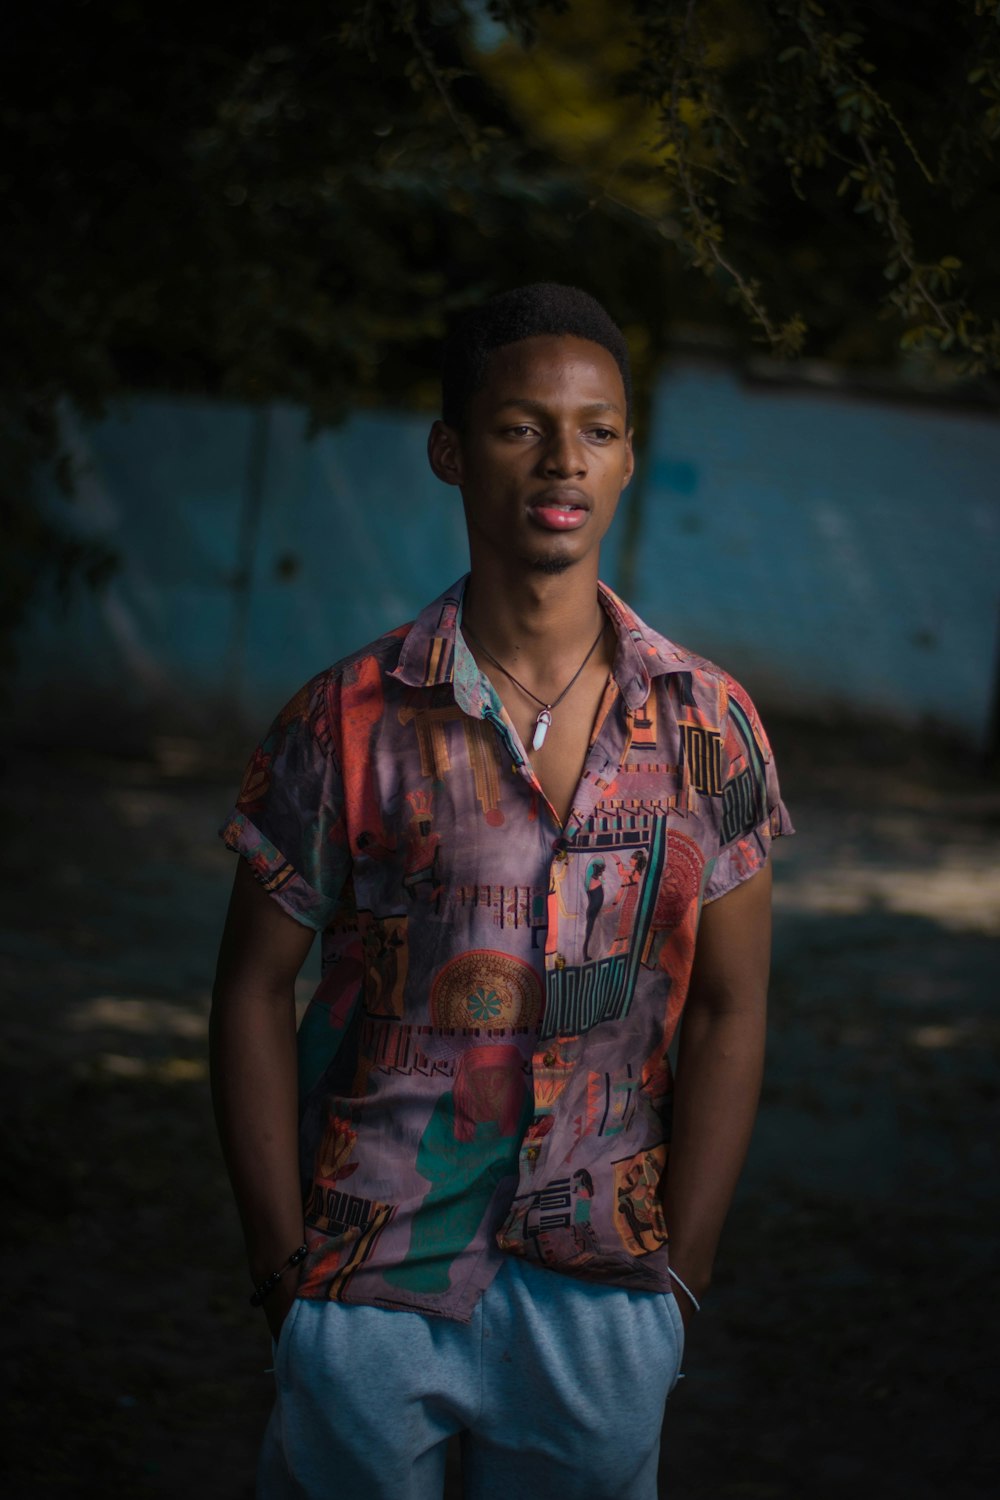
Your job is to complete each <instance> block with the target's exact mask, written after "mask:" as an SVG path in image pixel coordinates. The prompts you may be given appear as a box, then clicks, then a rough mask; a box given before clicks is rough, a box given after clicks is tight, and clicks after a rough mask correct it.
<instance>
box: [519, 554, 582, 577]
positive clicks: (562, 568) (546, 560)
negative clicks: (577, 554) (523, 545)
mask: <svg viewBox="0 0 1000 1500" xmlns="http://www.w3.org/2000/svg"><path fill="white" fill-rule="evenodd" d="M529 566H530V567H531V569H532V571H533V572H535V573H544V574H546V575H547V576H548V577H550V578H554V577H555V576H556V575H557V574H559V573H565V572H566V569H567V568H571V567H572V566H573V559H572V558H571V557H567V556H566V554H565V552H563V553H552V552H550V553H548V554H547V555H543V554H538V555H536V556H535V557H532V558H529Z"/></svg>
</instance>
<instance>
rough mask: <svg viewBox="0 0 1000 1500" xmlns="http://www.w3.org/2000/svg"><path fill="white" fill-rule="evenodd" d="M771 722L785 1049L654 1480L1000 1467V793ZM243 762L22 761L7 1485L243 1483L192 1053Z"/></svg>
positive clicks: (202, 1093)
mask: <svg viewBox="0 0 1000 1500" xmlns="http://www.w3.org/2000/svg"><path fill="white" fill-rule="evenodd" d="M775 739H776V743H777V748H778V753H779V764H781V765H782V767H783V772H784V776H783V780H784V785H785V794H786V800H787V801H788V803H789V805H790V807H791V808H792V811H793V816H794V818H795V822H796V824H797V826H798V829H799V836H798V838H796V839H795V840H790V841H786V845H785V847H784V848H783V849H782V851H781V855H782V857H781V859H780V861H779V867H778V871H777V875H778V884H777V891H778V896H777V936H776V962H775V974H774V983H773V989H772V994H773V1021H772V1028H771V1049H770V1059H769V1068H768V1079H767V1085H766V1089H765V1096H764V1102H763V1107H762V1112H761V1117H760V1121H759V1126H758V1130H757V1134H756V1137H755V1144H754V1147H753V1151H752V1154H751V1159H750V1162H749V1164H748V1167H747V1171H746V1173H745V1176H744V1180H743V1184H742V1187H741V1190H740V1193H739V1197H738V1200H737V1203H736V1206H735V1208H734V1210H733V1214H732V1217H731V1221H730V1224H729V1227H728V1230H727V1234H726V1237H725V1241H724V1244H723V1251H722V1255H721V1258H720V1264H719V1269H718V1275H717V1281H716V1284H715V1286H714V1287H713V1289H712V1292H711V1295H710V1297H709V1298H708V1299H707V1305H706V1307H705V1310H704V1312H703V1313H702V1314H701V1316H700V1318H698V1319H697V1320H696V1325H695V1327H694V1329H693V1331H692V1335H691V1338H690V1348H689V1352H688V1357H687V1362H686V1364H687V1376H686V1379H685V1380H684V1381H683V1382H682V1383H681V1385H680V1386H679V1387H678V1389H677V1391H676V1393H675V1395H674V1396H673V1397H672V1398H671V1401H670V1406H669V1411H668V1416H667V1421H666V1425H665V1429H664V1452H663V1466H662V1476H663V1485H662V1493H663V1494H669V1495H670V1497H671V1500H717V1497H726V1496H732V1497H759V1500H764V1497H775V1500H826V1497H830V1500H842V1497H843V1496H844V1495H853V1496H856V1497H860V1500H868V1497H872V1500H875V1497H878V1500H904V1497H905V1500H922V1497H925V1496H926V1497H932V1496H934V1497H936V1496H947V1497H948V1500H972V1497H980V1496H986V1495H988V1494H989V1495H991V1494H993V1493H994V1489H995V1482H996V1470H997V1460H998V1456H1000V1454H998V1448H1000V1444H998V1441H997V1438H996V1424H995V1420H994V1415H993V1413H994V1409H995V1398H996V1389H995V1385H996V1382H995V1369H996V1347H997V1328H996V1319H995V1307H996V1302H997V1299H996V1296H995V1289H994V1262H995V1243H996V1227H997V1226H996V1214H995V1208H996V1195H995V1184H996V1180H997V1174H996V1166H997V1163H996V1156H997V1131H996V1109H995V1104H996V1097H997V1072H996V1063H995V1042H996V1032H997V1022H996V1018H995V1010H994V1004H995V998H996V994H997V979H996V976H997V973H998V971H1000V861H998V858H997V853H996V830H997V823H998V819H1000V795H998V793H997V789H996V785H995V783H992V784H991V783H990V782H988V781H987V780H986V779H984V778H983V777H982V776H981V775H979V774H978V773H977V772H976V770H975V768H974V767H971V766H970V765H969V764H968V763H967V762H964V761H963V760H962V758H961V757H960V756H957V755H955V754H952V753H949V752H946V751H945V750H943V749H942V750H936V751H935V750H933V749H931V750H927V749H925V750H923V751H921V752H920V753H919V754H915V753H914V751H913V749H912V747H911V746H909V745H908V744H906V743H905V742H904V741H902V740H901V739H899V738H897V737H890V738H887V737H886V736H885V735H879V734H876V733H875V732H874V731H867V732H859V733H854V734H852V736H851V737H850V738H849V739H843V738H841V739H840V740H839V741H838V743H837V748H836V751H835V753H834V754H832V755H831V752H830V749H829V744H828V736H826V735H824V734H822V733H821V732H819V731H817V730H815V729H808V728H803V727H802V726H798V727H796V726H780V727H779V729H778V730H777V731H776V733H775ZM239 759H240V757H239V756H238V755H237V756H235V757H233V758H232V759H231V760H229V761H228V763H227V764H226V768H225V774H224V775H223V774H221V772H220V768H219V767H218V766H215V767H213V766H212V765H210V764H209V763H208V761H207V760H206V757H205V754H204V752H203V749H202V747H198V746H192V745H187V744H184V743H181V742H164V743H161V744H160V745H159V746H158V747H157V753H156V755H154V756H152V757H151V758H150V759H148V760H145V761H122V760H112V759H100V758H90V759H82V758H80V757H67V756H65V755H62V756H59V755H55V754H51V753H48V754H46V753H34V754H29V753H27V752H18V753H16V754H14V755H12V756H11V757H10V759H9V761H8V763H7V766H6V768H5V775H4V778H3V783H2V787H0V802H2V818H3V824H2V826H3V828H4V833H5V840H4V847H5V865H6V870H7V873H8V875H9V876H10V877H11V879H10V880H9V881H8V891H7V896H6V900H5V903H4V910H3V931H2V935H0V981H2V989H3V995H4V997H5V1001H4V1011H3V1015H4V1025H5V1053H6V1058H7V1064H8V1070H7V1085H6V1087H5V1089H4V1091H3V1096H2V1097H3V1116H4V1120H3V1123H4V1126H5V1131H4V1142H5V1149H4V1153H3V1171H4V1174H5V1177H6V1184H5V1186H6V1195H5V1198H6V1205H7V1208H6V1213H5V1224H6V1230H7V1234H6V1236H5V1240H6V1244H5V1248H4V1251H3V1272H4V1284H5V1285H6V1286H7V1288H8V1299H9V1300H8V1314H7V1317H6V1320H5V1322H6V1337H5V1339H4V1356H3V1359H4V1373H5V1375H6V1377H7V1386H8V1394H7V1399H6V1403H5V1408H6V1416H7V1418H8V1421H7V1430H6V1433H5V1435H4V1439H3V1454H4V1459H5V1464H4V1467H5V1468H6V1469H7V1474H8V1478H7V1488H6V1493H7V1494H9V1495H11V1496H14V1497H16V1500H21V1497H34V1496H48V1495H53V1496H81V1497H82V1496H84V1495H90V1494H93V1493H99V1494H102V1495H104V1496H109V1497H117V1496H124V1497H129V1500H131V1497H135V1500H145V1497H168V1496H169V1497H176V1496H180V1495H183V1496H184V1497H185V1500H210V1497H211V1500H239V1497H245V1496H246V1497H249V1496H250V1495H251V1494H252V1475H253V1464H254V1451H255V1446H256V1443H257V1440H258V1437H259V1434H260V1431H261V1428H262V1425H263V1422H264V1420H265V1418H266V1413H267V1409H268V1402H269V1388H270V1376H269V1375H268V1374H267V1373H266V1366H267V1365H268V1364H269V1363H270V1360H269V1346H268V1341H267V1338H266V1337H265V1332H264V1327H263V1323H262V1321H261V1320H260V1319H259V1315H256V1314H254V1313H253V1312H252V1311H251V1310H250V1308H249V1307H248V1306H247V1304H246V1291H247V1287H246V1272H245V1267H244V1265H243V1261H242V1253H241V1246H240V1237H239V1231H238V1228H237V1224H236V1219H235V1213H234V1211H233V1209H232V1207H231V1203H230V1199H229V1195H228V1190H227V1186H226V1182H225V1177H224V1173H223V1169H222V1165H221V1161H220V1157H219V1152H218V1149H217V1147H216V1144H215V1137H214V1132H213V1127H212V1120H211V1109H210V1103H209V1095H208V1085H207V1080H206V1067H205V1027H206V1017H207V1011H208V991H209V984H210V977H211V971H212V967H213V963H214V950H215V944H216V941H217V936H218V932H219V929H220V925H221V922H222V916H223V912H224V908H225V902H226V896H227V891H228V884H229V880H230V878H231V868H232V866H231V862H230V861H231V856H229V855H227V854H226V853H225V851H224V850H223V849H222V847H221V845H220V844H219V843H218V841H217V840H216V838H215V828H216V826H217V824H218V822H219V819H220V817H221V816H222V815H223V814H224V813H225V811H226V809H227V807H228V802H229V798H230V795H231V790H232V784H233V782H234V780H235V778H236V775H237V774H238V770H239ZM302 984H303V993H307V992H308V989H309V986H310V980H309V979H308V978H306V979H304V980H303V982H302ZM459 1494H460V1490H459V1488H458V1487H457V1482H456V1479H455V1476H454V1472H452V1476H451V1478H450V1479H449V1496H454V1497H456V1500H457V1496H458V1495H459ZM540 1500H542V1497H540Z"/></svg>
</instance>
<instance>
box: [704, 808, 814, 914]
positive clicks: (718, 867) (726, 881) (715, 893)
mask: <svg viewBox="0 0 1000 1500" xmlns="http://www.w3.org/2000/svg"><path fill="white" fill-rule="evenodd" d="M794 832H795V829H794V827H793V825H792V820H791V818H790V817H789V816H788V809H787V808H786V806H785V804H784V803H783V802H778V803H776V804H775V806H774V807H772V808H771V811H770V813H769V814H768V816H767V817H766V818H765V819H764V821H763V822H762V823H759V824H758V825H757V827H756V828H754V829H752V830H751V832H750V833H746V834H744V835H743V836H742V838H739V839H737V840H736V841H735V843H732V844H730V845H729V846H728V847H727V848H725V849H723V851H722V853H721V854H720V855H719V857H718V859H717V860H716V861H715V866H714V868H713V870H712V874H711V877H710V878H709V881H708V884H707V886H706V887H705V896H704V900H705V904H706V905H707V904H708V902H710V901H717V900H718V899H719V897H720V896H724V895H725V894H726V892H727V891H731V890H733V889H734V888H735V887H736V886H738V885H741V884H742V883H743V881H744V880H749V879H750V877H751V876H752V875H756V874H757V872H758V871H759V870H762V869H763V868H764V866H765V864H766V863H767V857H768V855H769V854H770V852H771V844H772V842H773V841H774V840H775V839H776V838H782V837H785V836H787V835H788V834H792V833H794Z"/></svg>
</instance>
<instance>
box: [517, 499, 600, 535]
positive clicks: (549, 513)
mask: <svg viewBox="0 0 1000 1500" xmlns="http://www.w3.org/2000/svg"><path fill="white" fill-rule="evenodd" d="M528 509H529V511H530V513H531V517H532V520H534V521H535V522H537V524H538V525H539V526H541V527H543V528H544V529H545V530H546V531H575V530H576V528H577V527H578V526H582V525H583V523H584V521H586V519H587V515H588V513H589V511H590V501H589V500H588V499H587V496H586V495H584V494H583V492H582V491H581V490H546V491H545V493H544V494H542V495H539V497H538V499H537V500H533V501H532V502H531V504H530V505H529V507H528Z"/></svg>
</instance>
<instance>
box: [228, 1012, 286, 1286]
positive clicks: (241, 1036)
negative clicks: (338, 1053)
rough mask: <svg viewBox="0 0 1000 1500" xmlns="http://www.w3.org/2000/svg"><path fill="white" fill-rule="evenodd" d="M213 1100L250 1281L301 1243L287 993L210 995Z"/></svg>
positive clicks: (263, 1274) (274, 1265)
mask: <svg viewBox="0 0 1000 1500" xmlns="http://www.w3.org/2000/svg"><path fill="white" fill-rule="evenodd" d="M210 1035H211V1061H212V1098H213V1103H214V1106H215V1117H216V1122H217V1125H218V1129H219V1136H220V1139H221V1141H222V1149H223V1154H224V1156H225V1159H226V1165H227V1167H228V1169H229V1176H230V1179H231V1181H232V1185H233V1192H234V1194H235V1197H236V1203H237V1207H238V1209H239V1213H240V1218H241V1220H242V1223H243V1232H244V1235H245V1237H246V1244H247V1256H248V1259H249V1261H250V1271H251V1275H252V1276H253V1278H254V1281H255V1282H259V1281H261V1280H263V1278H264V1277H265V1276H267V1275H269V1274H270V1273H271V1272H272V1271H274V1270H276V1269H277V1268H278V1267H279V1266H280V1265H282V1264H283V1263H284V1261H285V1260H286V1259H287V1257H288V1256H289V1254H290V1253H291V1252H292V1251H293V1250H294V1249H295V1248H296V1247H297V1246H298V1245H299V1244H300V1243H301V1242H302V1233H303V1229H302V1200H301V1194H300V1186H299V1161H298V1084H297V1072H296V1046H295V1009H294V1005H293V1003H292V998H291V996H290V995H289V996H288V997H286V998H285V999H284V1000H283V1001H281V1000H278V999H277V997H261V996H253V995H246V994H244V995H242V996H240V998H239V1002H238V1003H237V1002H236V1001H235V997H233V996H232V995H230V994H228V993H227V992H225V991H222V992H220V993H218V994H217V996H216V999H215V1003H214V1005H213V1009H212V1021H211V1032H210Z"/></svg>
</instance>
